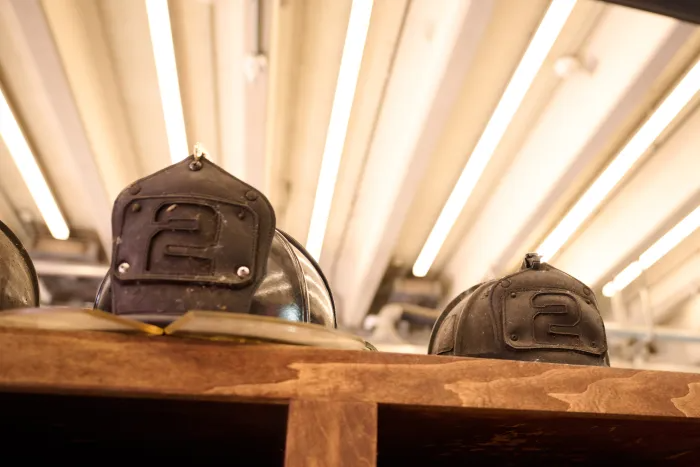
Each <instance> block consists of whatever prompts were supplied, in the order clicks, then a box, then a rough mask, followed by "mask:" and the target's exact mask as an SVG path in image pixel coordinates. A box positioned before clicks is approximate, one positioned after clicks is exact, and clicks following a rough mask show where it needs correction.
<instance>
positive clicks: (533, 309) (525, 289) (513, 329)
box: [428, 253, 609, 366]
mask: <svg viewBox="0 0 700 467" xmlns="http://www.w3.org/2000/svg"><path fill="white" fill-rule="evenodd" d="M428 353H429V354H438V355H456V356H463V357H482V358H500V359H508V360H526V361H540V362H550V363H566V364H576V365H597V366H609V360H608V354H607V339H606V336H605V326H604V324H603V319H602V318H601V316H600V312H599V311H598V305H597V302H596V297H595V295H594V294H593V291H592V290H591V289H590V288H588V287H587V286H586V285H584V284H583V283H581V282H580V281H578V280H577V279H575V278H573V277H572V276H570V275H568V274H566V273H565V272H563V271H560V270H559V269H557V268H555V267H553V266H551V265H549V264H547V263H542V262H540V258H539V256H538V255H536V254H533V253H529V254H528V255H526V256H525V260H524V261H523V264H522V267H521V269H520V270H519V271H518V272H516V273H515V274H511V275H509V276H505V277H503V278H500V279H496V280H492V281H489V282H485V283H482V284H477V285H475V286H474V287H472V288H470V289H468V290H466V291H465V292H463V293H462V294H460V295H459V296H458V297H457V298H455V299H454V300H453V301H452V302H451V303H450V304H449V305H448V306H447V307H446V308H445V310H444V311H443V312H442V314H441V315H440V317H439V318H438V320H437V321H436V322H435V325H434V327H433V331H432V334H431V336H430V343H429V345H428Z"/></svg>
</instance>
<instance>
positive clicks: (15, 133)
mask: <svg viewBox="0 0 700 467" xmlns="http://www.w3.org/2000/svg"><path fill="white" fill-rule="evenodd" d="M0 137H2V140H3V141H4V142H5V146H7V149H8V151H9V152H10V155H11V156H12V159H13V160H14V162H15V165H16V166H17V169H18V170H19V173H20V175H21V176H22V179H24V183H25V184H26V185H27V188H28V189H29V193H30V194H31V195H32V198H34V203H36V206H37V208H39V212H40V213H41V217H43V218H44V222H46V226H47V227H48V229H49V232H51V235H52V236H53V237H54V238H56V239H58V240H67V239H68V237H69V236H70V230H69V229H68V224H66V220H65V219H64V218H63V214H61V210H60V209H59V207H58V204H57V203H56V199H55V198H54V196H53V194H52V193H51V189H49V185H48V184H47V183H46V178H44V174H42V173H41V169H40V168H39V165H38V164H37V162H36V158H35V157H34V154H33V153H32V150H31V148H30V147H29V144H28V143H27V140H26V138H25V137H24V134H23V133H22V130H21V129H20V127H19V124H18V123H17V119H16V118H15V116H14V114H13V113H12V109H10V105H9V104H8V103H7V99H6V98H5V94H4V93H3V92H2V90H1V89H0Z"/></svg>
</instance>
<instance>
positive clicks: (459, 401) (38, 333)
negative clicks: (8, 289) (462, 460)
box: [0, 329, 700, 421]
mask: <svg viewBox="0 0 700 467" xmlns="http://www.w3.org/2000/svg"><path fill="white" fill-rule="evenodd" d="M0 348H2V349H3V351H2V353H1V354H0V392H2V391H18V390H20V391H24V392H47V391H48V392H52V393H73V394H75V393H77V394H103V395H109V394H115V393H118V394H119V395H120V396H122V397H160V398H183V397H185V398H194V399H200V400H206V399H209V400H224V401H236V400H239V401H240V400H256V401H259V402H263V401H268V402H272V403H275V402H280V401H289V400H292V399H311V398H314V399H317V400H325V401H333V402H369V403H378V404H399V405H415V406H432V407H454V408H469V409H498V410H502V411H513V412H517V411H522V410H534V411H538V412H540V413H547V412H557V413H560V414H562V413H566V414H567V415H571V414H575V413H578V414H586V415H591V414H607V415H613V414H616V415H618V416H622V415H624V416H625V417H629V416H645V417H646V416H667V417H676V418H678V417H681V418H684V417H685V418H689V419H694V420H695V421H700V374H693V373H671V372H655V371H637V370H626V369H618V368H603V367H588V366H575V365H555V364H545V363H531V362H519V361H517V362H516V361H507V360H490V359H472V358H455V357H437V356H427V355H408V354H390V353H380V352H369V351H367V352H354V351H339V350H329V349H314V348H305V347H296V346H261V345H250V346H246V345H233V344H230V343H222V342H211V341H207V340H195V339H180V338H173V337H141V336H129V335H123V334H117V333H114V334H112V333H98V332H51V331H42V330H21V329H0ZM232 369H235V371H232Z"/></svg>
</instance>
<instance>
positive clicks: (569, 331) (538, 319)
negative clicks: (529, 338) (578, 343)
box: [531, 292, 581, 344]
mask: <svg viewBox="0 0 700 467" xmlns="http://www.w3.org/2000/svg"><path fill="white" fill-rule="evenodd" d="M531 304H532V307H533V309H535V310H536V312H535V315H534V316H533V318H532V319H533V325H534V337H535V341H537V342H539V343H540V344H567V343H569V342H571V340H572V339H574V340H578V339H579V338H580V335H581V334H580V332H579V329H578V325H579V323H580V322H581V309H580V308H579V305H578V302H576V300H575V299H574V298H573V297H572V296H570V295H568V294H565V293H556V292H543V293H538V294H535V295H533V296H532V299H531Z"/></svg>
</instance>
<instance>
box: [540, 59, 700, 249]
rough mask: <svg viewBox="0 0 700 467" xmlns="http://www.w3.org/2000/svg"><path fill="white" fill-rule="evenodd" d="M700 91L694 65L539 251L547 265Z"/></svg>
mask: <svg viewBox="0 0 700 467" xmlns="http://www.w3.org/2000/svg"><path fill="white" fill-rule="evenodd" d="M699 90H700V61H698V62H697V63H695V65H693V68H691V70H690V71H689V72H688V73H687V74H686V75H685V76H684V77H683V79H682V80H681V81H680V83H678V85H677V86H676V87H675V88H674V89H673V91H671V93H670V94H669V95H668V97H666V99H665V100H664V101H663V102H662V103H661V105H660V106H659V107H658V108H657V109H656V111H655V112H654V113H653V114H652V116H651V117H650V118H649V119H648V120H647V121H646V122H645V123H644V125H642V126H641V128H639V130H637V133H635V135H634V136H633V137H632V139H630V140H629V142H628V143H627V144H626V145H625V147H624V148H622V150H621V151H620V152H619V153H618V154H617V156H615V159H613V161H612V163H611V164H610V165H609V166H608V167H607V168H606V169H605V170H604V171H603V173H602V174H600V176H599V177H598V178H597V179H596V180H595V181H594V182H593V184H592V185H591V186H590V187H589V188H588V190H587V191H586V192H585V193H584V194H583V196H581V198H579V200H578V201H577V202H576V204H575V205H574V207H573V208H571V210H570V211H569V212H568V213H567V214H566V215H565V216H564V218H563V219H562V220H561V221H560V222H559V224H558V225H557V226H556V227H555V228H554V230H552V232H551V233H550V234H549V235H548V236H547V238H546V239H545V240H544V241H543V242H542V244H541V245H540V246H539V247H538V248H537V252H538V253H539V254H540V255H542V260H543V261H548V260H549V259H550V258H551V257H552V256H554V255H555V254H556V253H557V252H558V251H559V250H560V249H561V247H562V246H563V245H564V244H565V243H566V242H567V240H568V239H569V238H570V237H571V235H573V234H574V232H576V230H577V229H578V228H579V227H580V226H581V224H583V222H584V221H585V220H586V219H587V218H588V217H589V216H590V215H591V214H592V213H593V211H594V210H595V209H596V208H597V207H598V206H599V205H600V203H601V202H602V201H603V200H604V199H605V197H606V196H608V194H609V193H610V192H611V191H612V189H613V188H615V186H616V185H617V184H618V183H619V182H620V180H622V178H623V177H624V176H625V174H626V173H627V172H628V171H629V170H630V169H631V168H632V166H633V165H634V164H635V163H636V162H637V161H638V160H639V158H640V157H641V156H642V155H643V154H644V153H645V152H646V151H647V149H649V147H650V146H651V145H652V144H653V143H654V141H655V140H656V138H658V137H659V135H660V134H661V133H662V132H663V131H664V130H665V129H666V127H667V126H668V125H669V124H670V123H671V122H672V121H673V119H674V118H676V116H677V115H678V113H679V112H680V111H681V110H683V108H684V107H685V106H686V105H687V104H688V102H690V100H691V99H692V98H693V96H694V95H695V94H696V93H697V92H698V91H699Z"/></svg>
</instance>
